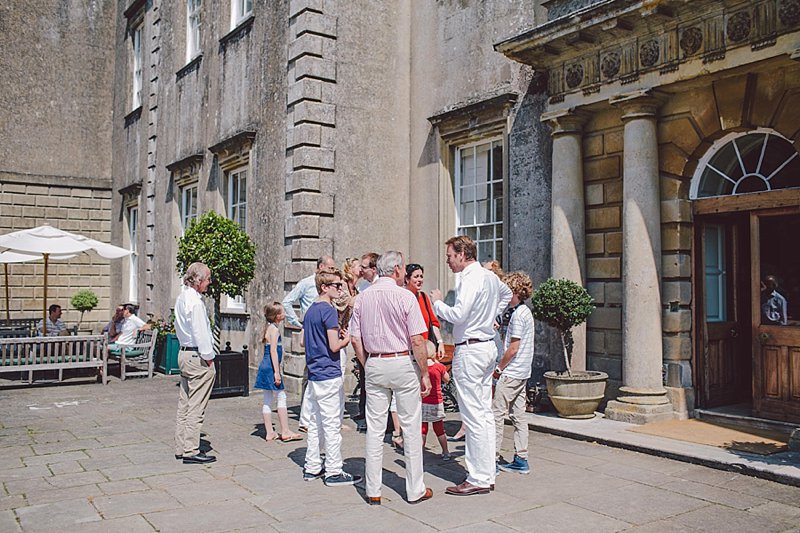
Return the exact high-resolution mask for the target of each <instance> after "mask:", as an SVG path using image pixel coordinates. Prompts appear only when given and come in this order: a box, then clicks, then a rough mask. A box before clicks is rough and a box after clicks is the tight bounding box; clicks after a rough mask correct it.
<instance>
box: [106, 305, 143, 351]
mask: <svg viewBox="0 0 800 533" xmlns="http://www.w3.org/2000/svg"><path fill="white" fill-rule="evenodd" d="M122 317H123V319H124V321H123V322H122V329H121V330H120V334H119V337H117V342H115V343H113V344H109V346H108V349H109V350H110V351H111V352H112V353H119V352H120V348H121V347H122V346H130V345H132V344H136V336H137V334H138V333H139V332H140V331H144V330H146V329H150V325H149V324H147V323H145V321H144V320H142V319H141V318H139V317H138V316H136V306H134V305H133V304H125V305H123V306H122Z"/></svg>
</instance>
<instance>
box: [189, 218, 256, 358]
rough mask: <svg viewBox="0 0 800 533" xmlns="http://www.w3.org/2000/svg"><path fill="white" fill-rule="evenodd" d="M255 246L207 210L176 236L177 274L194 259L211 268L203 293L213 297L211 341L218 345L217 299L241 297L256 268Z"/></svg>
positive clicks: (234, 226)
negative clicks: (206, 286)
mask: <svg viewBox="0 0 800 533" xmlns="http://www.w3.org/2000/svg"><path fill="white" fill-rule="evenodd" d="M255 254H256V247H255V244H253V241H252V239H250V236H249V235H247V233H245V232H244V231H243V230H242V229H241V228H240V227H239V225H238V224H237V223H236V222H234V221H232V220H230V219H228V218H225V217H223V216H222V215H219V214H218V213H216V212H214V211H209V212H207V213H204V214H202V215H200V217H199V218H197V219H195V220H193V221H192V223H191V224H190V225H189V227H188V228H187V229H186V232H185V233H184V234H183V237H181V238H179V239H178V257H177V269H178V273H179V274H180V275H181V276H183V275H184V274H185V273H186V269H187V268H189V265H191V264H192V263H194V262H197V261H200V262H202V263H205V264H206V266H208V268H209V269H210V270H211V283H210V284H209V286H208V290H207V291H206V294H207V295H208V296H209V297H211V298H212V299H213V300H214V325H213V330H214V340H215V342H216V344H217V348H219V324H220V298H221V297H222V295H223V294H226V295H228V296H230V297H232V298H235V297H237V296H243V295H244V291H245V289H246V288H247V285H248V284H249V283H250V281H252V279H253V276H254V275H255V270H256V261H255Z"/></svg>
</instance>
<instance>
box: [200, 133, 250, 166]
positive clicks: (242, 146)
mask: <svg viewBox="0 0 800 533" xmlns="http://www.w3.org/2000/svg"><path fill="white" fill-rule="evenodd" d="M255 138H256V132H255V131H250V130H246V131H241V132H239V133H237V134H236V135H233V136H232V137H228V138H227V139H225V140H224V141H221V142H218V143H217V144H215V145H214V146H212V147H211V148H209V149H208V150H209V151H210V152H211V153H213V154H215V155H217V156H218V157H219V158H220V159H224V158H226V157H228V156H230V155H234V154H236V153H237V152H241V151H244V150H249V149H250V147H251V146H253V140H254V139H255Z"/></svg>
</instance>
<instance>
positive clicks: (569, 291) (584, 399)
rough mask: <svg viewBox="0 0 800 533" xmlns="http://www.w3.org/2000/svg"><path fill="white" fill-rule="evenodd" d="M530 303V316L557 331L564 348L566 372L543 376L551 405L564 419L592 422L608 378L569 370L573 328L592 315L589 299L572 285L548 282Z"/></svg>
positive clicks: (543, 284) (569, 283)
mask: <svg viewBox="0 0 800 533" xmlns="http://www.w3.org/2000/svg"><path fill="white" fill-rule="evenodd" d="M532 303H533V316H534V317H535V318H536V319H537V320H541V321H542V322H545V323H546V324H548V325H549V326H552V327H554V328H556V329H557V330H558V332H559V334H560V336H561V343H562V346H563V353H564V363H565V365H566V371H564V372H555V371H549V372H545V374H544V378H545V382H546V383H547V393H548V395H549V396H550V401H551V402H552V403H553V406H555V408H556V411H558V414H559V416H562V417H564V418H593V417H594V412H595V410H596V409H597V406H598V405H600V402H601V401H602V400H603V397H604V396H605V389H606V381H607V380H608V374H606V373H605V372H596V371H585V370H580V371H574V370H572V349H573V346H574V340H573V337H572V328H574V327H575V326H579V325H580V324H583V323H584V322H585V321H586V319H587V318H589V315H591V314H592V311H594V302H593V301H592V297H591V296H590V295H589V293H588V292H587V291H586V289H584V288H583V287H582V286H581V285H579V284H577V283H575V282H574V281H571V280H567V279H553V278H550V279H548V280H547V281H545V282H544V283H542V284H541V285H539V287H538V288H537V289H536V291H534V293H533V297H532Z"/></svg>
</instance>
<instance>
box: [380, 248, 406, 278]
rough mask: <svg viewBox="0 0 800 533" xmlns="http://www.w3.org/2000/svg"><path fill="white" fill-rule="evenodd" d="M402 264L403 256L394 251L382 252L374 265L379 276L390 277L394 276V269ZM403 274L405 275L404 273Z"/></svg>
mask: <svg viewBox="0 0 800 533" xmlns="http://www.w3.org/2000/svg"><path fill="white" fill-rule="evenodd" d="M402 264H403V254H402V253H400V252H396V251H394V250H389V251H388V252H384V253H383V255H382V256H380V257H379V258H378V263H377V265H376V267H377V269H378V275H379V276H391V275H392V274H394V269H395V268H397V267H399V266H401V265H402ZM404 274H405V273H404Z"/></svg>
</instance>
